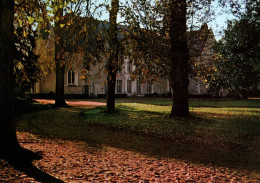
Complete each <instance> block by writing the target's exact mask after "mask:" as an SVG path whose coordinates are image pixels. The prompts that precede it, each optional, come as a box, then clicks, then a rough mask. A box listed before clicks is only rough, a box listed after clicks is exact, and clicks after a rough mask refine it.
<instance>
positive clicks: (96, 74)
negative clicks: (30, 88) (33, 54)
mask: <svg viewBox="0 0 260 183" xmlns="http://www.w3.org/2000/svg"><path fill="white" fill-rule="evenodd" d="M196 34H197V35H196V36H197V37H201V38H203V40H202V39H199V40H198V41H197V42H195V44H197V48H198V52H199V54H198V55H196V56H195V57H196V60H197V62H198V63H199V64H204V65H207V64H212V59H211V58H212V56H213V49H212V47H213V44H214V43H215V38H214V34H213V32H212V30H211V29H209V28H208V27H207V26H205V25H203V26H202V27H201V30H199V31H198V33H196ZM73 54H74V56H73V57H72V58H77V60H81V63H84V59H83V57H81V56H80V55H79V54H76V53H73ZM191 54H192V53H191ZM134 69H135V66H134V65H132V64H131V63H129V61H128V59H127V58H125V59H124V62H123V64H122V68H121V69H120V70H119V71H118V72H117V80H116V88H115V92H116V94H125V95H127V96H129V97H131V96H145V95H146V94H158V95H168V94H169V93H170V92H171V88H170V85H169V81H168V80H167V79H165V78H160V79H158V80H157V81H155V82H153V83H151V82H142V81H141V80H138V79H132V78H131V72H132V71H133V70H134ZM106 80H107V73H106V70H105V62H104V63H98V64H95V65H90V66H89V67H88V69H87V70H85V72H84V73H83V72H82V65H80V64H74V65H73V66H72V67H70V69H68V68H67V69H66V72H65V75H64V93H65V94H86V95H88V96H91V97H96V96H98V95H99V94H106V92H107V83H106ZM35 92H36V93H49V92H54V93H55V73H54V72H53V73H50V74H49V75H48V76H47V77H44V78H42V79H41V80H40V81H39V82H38V83H36V85H35ZM214 92H215V91H214ZM217 92H218V91H217ZM189 94H190V95H209V94H212V95H213V96H214V95H215V94H216V93H212V90H210V89H209V87H208V85H207V84H205V83H204V82H203V81H201V80H200V78H197V79H190V84H189ZM226 94H227V93H224V92H223V91H222V94H221V95H222V96H225V95H226Z"/></svg>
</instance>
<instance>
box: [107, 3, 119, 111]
mask: <svg viewBox="0 0 260 183" xmlns="http://www.w3.org/2000/svg"><path fill="white" fill-rule="evenodd" d="M118 8H119V0H112V3H111V10H110V15H109V38H110V40H109V46H110V57H109V60H108V65H107V71H108V77H107V84H108V92H107V112H108V113H114V112H115V87H116V72H117V65H118V54H119V53H118V47H119V42H118V39H117V32H118V30H117V22H116V21H117V13H118Z"/></svg>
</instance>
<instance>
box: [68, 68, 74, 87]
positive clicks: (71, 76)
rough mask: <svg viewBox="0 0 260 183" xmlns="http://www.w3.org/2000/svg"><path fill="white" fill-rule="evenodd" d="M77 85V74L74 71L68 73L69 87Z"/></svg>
mask: <svg viewBox="0 0 260 183" xmlns="http://www.w3.org/2000/svg"><path fill="white" fill-rule="evenodd" d="M74 84H75V73H74V71H73V70H69V72H68V85H74Z"/></svg>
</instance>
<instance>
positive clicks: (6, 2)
mask: <svg viewBox="0 0 260 183" xmlns="http://www.w3.org/2000/svg"><path fill="white" fill-rule="evenodd" d="M0 5H1V7H0V13H1V14H0V15H1V20H0V54H1V58H0V76H1V80H0V91H1V92H0V103H1V107H0V153H1V154H2V155H4V156H5V155H10V156H11V155H13V154H15V153H17V151H18V150H19V149H20V148H21V147H20V145H19V143H18V141H17V137H16V129H15V121H14V83H15V82H14V81H15V80H14V50H15V49H14V26H13V20H14V1H12V0H2V1H1V4H0Z"/></svg>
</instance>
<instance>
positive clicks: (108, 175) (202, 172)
mask: <svg viewBox="0 0 260 183" xmlns="http://www.w3.org/2000/svg"><path fill="white" fill-rule="evenodd" d="M73 105H75V106H77V108H69V109H66V110H64V109H59V110H58V109H55V110H54V109H53V110H49V111H42V112H39V113H33V114H28V115H26V116H25V118H23V119H24V120H26V121H27V122H28V125H30V128H32V127H34V128H37V127H38V128H39V126H37V124H39V123H46V122H47V121H48V120H50V121H51V122H52V123H53V125H58V124H59V125H60V126H62V125H66V126H68V124H71V125H73V124H75V123H77V122H78V120H79V119H78V117H79V113H80V112H81V111H82V110H83V111H84V110H86V108H81V106H85V104H83V103H80V104H79V103H75V104H73ZM87 105H88V107H87V108H91V105H103V104H102V103H100V104H97V103H95V102H94V103H93V104H90V103H87ZM85 107H86V106H85ZM92 107H93V106H92ZM46 114H48V115H46ZM33 119H35V120H33ZM60 126H59V128H56V129H55V130H57V129H60V132H59V133H62V132H63V133H66V132H65V131H62V130H64V128H61V127H60ZM41 127H44V126H41ZM77 127H79V126H77ZM52 128H54V126H53V127H52ZM70 128H71V129H70ZM70 128H69V130H68V131H67V132H69V131H70V130H72V131H73V132H74V131H75V127H74V126H71V127H70ZM77 129H78V128H77ZM37 130H40V131H41V130H47V132H48V133H50V134H52V132H53V129H50V126H49V128H48V129H44V128H39V129H37ZM78 130H79V129H78ZM36 132H37V131H36ZM48 133H46V135H45V136H44V138H43V137H40V136H37V135H33V134H32V133H30V132H28V131H27V132H24V131H23V130H20V131H19V132H18V138H19V141H20V143H21V145H22V146H23V147H24V148H26V149H29V150H31V151H33V152H38V153H40V154H42V156H43V159H41V160H35V161H34V162H33V165H34V166H33V167H28V170H26V167H25V168H24V170H25V173H23V172H22V171H19V170H17V169H15V168H13V167H12V166H11V165H9V164H8V163H7V162H6V161H5V160H2V159H0V182H1V183H2V182H10V183H13V182H17V183H18V182H19V183H20V182H22V183H24V182H25V183H26V182H53V180H55V182H57V181H56V180H60V181H58V182H77V183H78V182H260V175H259V173H254V172H252V171H249V170H248V171H246V170H241V169H235V168H234V169H231V168H226V167H220V166H216V165H210V164H207V165H204V164H198V163H194V162H190V161H187V160H182V159H173V158H166V157H164V156H163V157H160V156H159V157H160V158H159V157H157V158H156V157H154V156H151V155H148V154H145V153H141V151H130V150H128V149H127V148H116V147H115V146H113V147H111V146H109V145H108V144H107V145H104V144H98V143H90V142H86V141H84V140H75V139H74V140H59V137H58V136H57V135H56V136H55V135H52V136H50V138H48ZM59 133H57V134H59ZM86 133H88V131H86ZM34 134H37V133H34ZM78 135H79V134H78ZM64 136H68V135H66V134H65V135H64ZM68 137H69V136H68ZM78 137H80V136H78ZM68 139H70V138H68ZM78 139H80V138H78ZM105 144H106V143H105ZM183 153H186V152H183ZM186 154H187V153H186ZM205 155H207V153H204V154H202V155H201V156H205ZM39 177H40V178H39ZM55 178H56V179H55ZM41 180H45V181H41Z"/></svg>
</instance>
